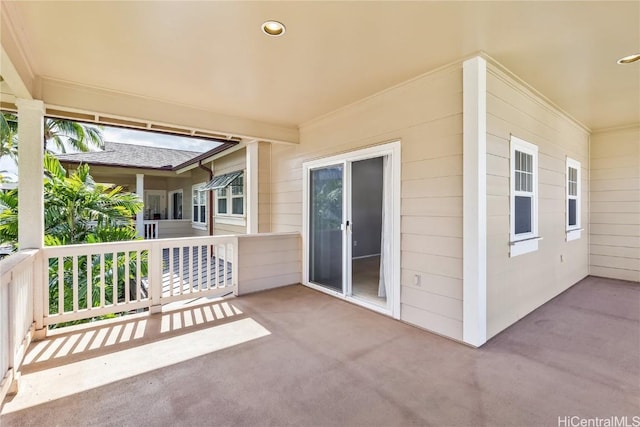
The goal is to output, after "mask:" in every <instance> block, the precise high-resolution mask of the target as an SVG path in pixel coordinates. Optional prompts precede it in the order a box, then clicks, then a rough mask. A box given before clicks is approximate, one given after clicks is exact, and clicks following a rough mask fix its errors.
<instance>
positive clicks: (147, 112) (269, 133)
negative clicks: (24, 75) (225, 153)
mask: <svg viewBox="0 0 640 427" xmlns="http://www.w3.org/2000/svg"><path fill="white" fill-rule="evenodd" d="M35 97H36V98H38V99H41V100H43V101H44V103H45V104H46V105H47V107H50V106H55V108H56V109H58V110H64V109H68V110H69V111H76V112H77V111H85V112H90V113H92V114H97V115H101V114H104V115H109V116H113V117H121V118H123V119H125V120H132V121H140V122H154V123H166V124H170V125H173V126H177V127H184V128H189V129H202V130H204V131H207V132H211V133H214V134H220V135H232V136H235V137H239V138H242V139H259V140H261V141H268V142H276V143H289V144H297V143H298V142H299V131H298V128H293V127H285V126H278V125H274V124H270V123H265V122H260V121H257V120H252V119H247V118H242V117H235V116H230V115H226V114H221V113H215V112H211V111H206V110H201V109H198V108H195V107H191V106H188V105H180V104H173V103H169V102H166V101H162V100H158V99H152V98H146V97H142V96H136V95H131V94H127V93H122V92H116V91H110V90H106V89H100V88H95V87H90V86H84V85H79V84H75V83H70V82H66V81H61V80H56V79H51V78H38V79H37V81H36V91H35Z"/></svg>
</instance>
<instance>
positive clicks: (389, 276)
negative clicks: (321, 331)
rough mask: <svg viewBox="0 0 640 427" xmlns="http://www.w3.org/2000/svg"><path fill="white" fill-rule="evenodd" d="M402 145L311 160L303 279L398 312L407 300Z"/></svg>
mask: <svg viewBox="0 0 640 427" xmlns="http://www.w3.org/2000/svg"><path fill="white" fill-rule="evenodd" d="M399 145H400V144H399V143H389V144H385V145H381V146H376V147H370V148H366V149H363V150H358V151H355V152H352V153H345V154H340V155H337V156H333V157H331V158H326V159H319V160H314V161H310V162H306V163H304V164H303V173H304V181H305V183H304V184H305V185H304V224H303V228H304V236H305V242H304V245H305V248H304V261H303V263H304V272H303V283H304V284H305V285H307V286H310V287H313V288H315V289H318V290H320V291H323V292H327V293H330V294H332V295H335V296H337V297H339V298H344V299H347V300H349V301H352V302H354V303H357V304H360V305H362V306H365V307H368V308H371V309H373V310H376V311H379V312H382V313H386V314H390V315H392V316H394V317H397V316H398V314H399V300H400V298H399V294H400V292H399V291H400V284H399V278H400V274H399V272H400V270H399V265H398V261H399V259H400V257H399V253H400V244H399V243H400V239H399V237H400V235H399V233H400V215H399V212H400V198H399V188H400V187H399V183H400V173H399V172H400V168H399V160H400V154H399ZM394 161H395V162H396V163H395V166H394Z"/></svg>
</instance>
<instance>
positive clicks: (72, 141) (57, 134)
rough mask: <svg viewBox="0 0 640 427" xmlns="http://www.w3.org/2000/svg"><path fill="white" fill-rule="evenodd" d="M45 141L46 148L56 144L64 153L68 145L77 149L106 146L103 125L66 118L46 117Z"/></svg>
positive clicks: (83, 149)
mask: <svg viewBox="0 0 640 427" xmlns="http://www.w3.org/2000/svg"><path fill="white" fill-rule="evenodd" d="M44 141H45V145H44V148H45V150H46V149H47V148H49V149H50V148H51V147H49V145H50V144H54V145H55V146H56V148H57V149H58V151H60V152H62V153H65V152H66V146H70V147H71V148H73V149H75V150H77V151H89V149H90V148H91V147H95V148H100V149H102V148H104V143H103V141H102V127H101V126H99V125H92V124H88V123H78V122H72V121H70V120H64V119H51V118H47V119H45V121H44ZM65 142H66V144H67V145H66V146H65Z"/></svg>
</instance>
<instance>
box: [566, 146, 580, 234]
mask: <svg viewBox="0 0 640 427" xmlns="http://www.w3.org/2000/svg"><path fill="white" fill-rule="evenodd" d="M569 168H573V169H575V170H577V171H578V173H577V175H576V181H577V182H576V194H577V195H576V196H571V195H569ZM580 169H581V165H580V162H579V161H577V160H574V159H572V158H570V157H567V165H566V168H565V171H566V175H565V186H566V201H565V210H566V213H565V226H566V232H567V242H570V241H572V240H577V239H579V238H580V237H581V234H582V233H581V231H582V228H581V226H582V224H581V221H580V216H581V214H582V194H581V191H582V188H581V187H582V185H581V182H580V179H581V170H580ZM570 199H575V200H576V225H572V226H569V200H570Z"/></svg>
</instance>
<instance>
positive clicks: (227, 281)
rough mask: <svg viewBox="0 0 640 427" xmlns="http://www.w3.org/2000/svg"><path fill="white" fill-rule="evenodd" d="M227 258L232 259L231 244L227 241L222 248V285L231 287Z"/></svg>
mask: <svg viewBox="0 0 640 427" xmlns="http://www.w3.org/2000/svg"><path fill="white" fill-rule="evenodd" d="M229 259H233V245H232V244H230V243H227V244H226V245H225V249H224V287H225V288H226V287H231V286H232V285H233V283H232V282H231V278H230V277H229Z"/></svg>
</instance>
